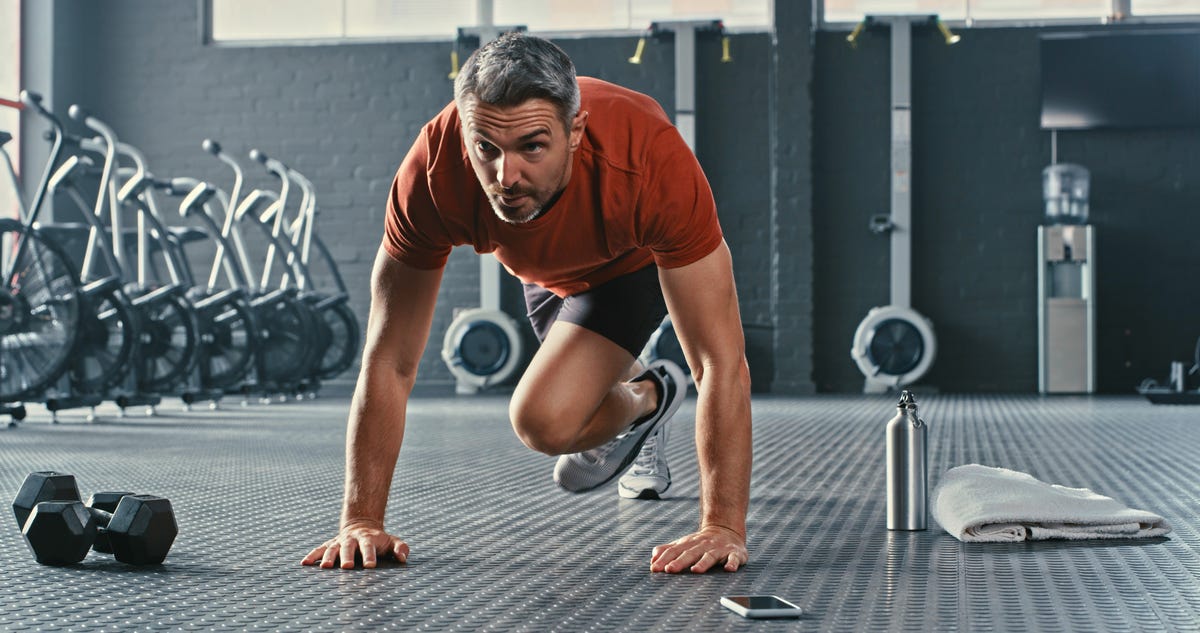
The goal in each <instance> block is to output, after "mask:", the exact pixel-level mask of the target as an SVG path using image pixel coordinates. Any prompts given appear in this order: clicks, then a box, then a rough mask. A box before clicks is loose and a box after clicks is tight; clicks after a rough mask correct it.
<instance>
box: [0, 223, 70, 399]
mask: <svg viewBox="0 0 1200 633" xmlns="http://www.w3.org/2000/svg"><path fill="white" fill-rule="evenodd" d="M19 244H21V247H20V253H18V252H17V251H18V245H19ZM18 255H19V256H18ZM0 264H2V266H3V283H2V284H0V402H16V401H20V400H26V399H30V398H33V397H36V396H37V395H39V394H41V393H42V392H43V391H44V390H45V388H46V387H47V386H49V385H50V384H51V383H53V382H54V381H55V380H57V379H58V378H59V377H60V376H61V375H62V374H63V372H64V371H66V367H67V363H68V362H69V361H70V359H71V352H72V350H73V349H74V347H75V343H76V341H77V340H78V338H79V315H80V305H79V301H80V299H79V286H78V284H77V283H76V278H75V272H74V268H73V267H72V266H71V265H70V260H69V259H68V258H67V256H66V254H65V253H64V252H63V251H62V249H61V248H59V247H58V245H57V244H55V243H53V242H51V241H49V240H48V239H47V238H46V237H45V236H43V235H42V234H41V233H39V232H38V231H37V230H36V229H31V228H28V227H25V226H24V225H22V224H21V223H19V222H16V221H14V220H0Z"/></svg>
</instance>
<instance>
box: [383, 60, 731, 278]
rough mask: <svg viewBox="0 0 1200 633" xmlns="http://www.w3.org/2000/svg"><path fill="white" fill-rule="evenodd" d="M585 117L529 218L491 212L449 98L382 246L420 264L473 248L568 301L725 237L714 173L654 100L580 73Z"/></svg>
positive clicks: (404, 183) (414, 162)
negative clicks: (565, 174)
mask: <svg viewBox="0 0 1200 633" xmlns="http://www.w3.org/2000/svg"><path fill="white" fill-rule="evenodd" d="M579 90H580V93H581V108H582V109H583V110H586V111H587V112H588V113H589V115H588V122H587V126H586V127H585V129H584V135H583V141H582V142H581V143H580V145H579V149H578V150H576V152H575V156H574V157H573V159H572V160H574V161H575V163H574V165H572V170H571V178H570V180H569V181H568V183H567V186H566V189H564V191H563V193H562V196H560V197H559V199H558V201H557V202H555V203H554V204H553V206H551V207H550V208H549V209H547V210H546V212H545V213H543V214H542V215H541V216H539V217H537V218H535V219H534V220H531V221H529V222H526V223H524V224H509V223H507V222H504V221H503V220H501V219H500V218H498V217H496V214H495V212H494V211H493V210H492V207H491V205H489V203H488V200H487V196H486V195H485V194H484V191H483V188H482V187H481V186H480V184H479V180H478V179H477V178H476V176H475V172H474V170H472V168H471V162H470V159H469V158H468V156H467V148H466V144H465V143H464V142H463V136H462V124H461V122H460V120H459V118H458V110H457V109H456V108H455V106H454V104H453V103H451V104H450V105H448V106H446V108H445V109H443V110H442V112H441V113H440V114H438V115H437V116H436V117H435V118H434V119H433V120H432V121H430V122H429V123H427V124H426V125H425V127H424V128H422V130H421V134H420V136H418V137H417V140H416V142H415V143H413V146H412V149H411V150H409V152H408V156H406V157H405V159H404V162H403V164H401V165H400V169H399V171H398V172H397V173H396V178H395V180H394V181H393V182H392V188H391V192H390V194H389V197H388V212H387V217H386V219H385V222H384V239H383V245H384V248H385V249H386V250H387V253H388V254H389V255H391V256H392V257H393V258H395V259H396V260H398V261H401V262H403V263H405V264H408V265H410V266H413V267H416V268H423V269H432V268H439V267H441V266H444V265H445V263H446V258H447V257H448V256H449V254H450V249H451V248H452V247H454V246H456V245H459V244H471V245H472V246H474V248H475V251H476V252H479V253H489V252H490V253H494V254H495V256H496V259H497V260H499V261H500V263H502V264H503V265H504V267H505V268H506V269H508V271H509V272H510V273H512V274H513V275H515V276H516V277H517V278H519V279H520V280H521V281H523V282H525V283H533V284H537V285H539V286H542V287H543V288H545V289H547V290H549V291H551V292H553V293H554V294H556V295H559V296H562V297H565V296H569V295H573V294H578V293H580V292H583V291H586V290H588V289H589V288H592V287H594V286H598V285H600V284H602V283H604V282H606V281H609V280H612V279H615V278H616V277H619V276H621V275H625V274H627V273H631V272H634V271H636V270H640V269H641V268H644V267H645V266H647V265H649V264H651V263H655V264H657V265H658V266H660V267H662V268H675V267H679V266H684V265H687V264H690V263H692V262H695V261H697V260H699V259H700V258H702V257H704V256H705V255H708V254H709V253H711V252H712V251H713V250H714V249H716V248H717V246H718V245H720V243H721V240H722V234H721V226H720V224H719V223H718V222H717V209H716V204H715V203H714V202H713V196H712V190H711V189H710V188H709V185H708V180H707V179H706V178H705V177H704V172H703V171H701V169H700V164H699V163H698V162H697V161H696V157H695V156H694V155H693V154H692V151H691V150H690V149H689V148H688V146H687V144H686V143H684V141H683V137H681V136H680V135H679V132H678V131H677V130H676V129H675V127H674V126H673V125H671V121H670V119H668V118H667V115H666V113H665V112H664V111H663V109H662V107H661V106H659V105H658V103H657V102H655V101H654V100H653V99H651V98H650V97H648V96H646V95H643V94H640V93H637V92H634V91H632V90H628V89H626V88H622V87H620V86H616V85H613V84H610V83H607V82H604V81H600V80H598V79H590V78H587V77H580V78H579Z"/></svg>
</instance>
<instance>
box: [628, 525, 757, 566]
mask: <svg viewBox="0 0 1200 633" xmlns="http://www.w3.org/2000/svg"><path fill="white" fill-rule="evenodd" d="M749 558H750V554H749V553H748V552H747V551H746V537H745V536H743V535H741V534H738V533H737V532H734V531H733V530H731V529H729V528H724V527H719V526H718V527H706V528H702V529H701V530H700V531H699V532H695V533H692V534H688V535H687V536H685V537H683V538H679V539H675V540H674V541H671V542H670V543H668V544H666V545H659V546H658V547H656V548H654V554H653V556H651V557H650V571H651V572H660V571H661V572H666V573H668V574H678V573H681V572H683V571H684V570H689V571H691V572H692V573H694V574H703V573H704V572H706V571H708V570H709V569H712V568H713V567H715V566H717V565H722V566H724V568H725V571H737V570H738V568H739V567H741V566H742V565H745V564H746V561H747V560H749Z"/></svg>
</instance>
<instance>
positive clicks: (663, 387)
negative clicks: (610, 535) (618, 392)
mask: <svg viewBox="0 0 1200 633" xmlns="http://www.w3.org/2000/svg"><path fill="white" fill-rule="evenodd" d="M646 379H650V380H653V381H654V382H656V383H658V389H659V394H660V396H659V401H658V408H657V409H655V410H654V413H651V414H650V415H649V416H648V417H646V418H643V419H641V420H639V421H637V422H634V424H633V426H632V427H631V428H630V429H629V430H628V431H626V432H624V433H622V434H620V435H618V436H617V437H615V438H613V439H612V440H610V441H609V442H607V443H606V444H604V445H602V446H599V447H596V448H593V449H591V450H587V451H583V452H582V453H571V454H570V455H560V456H559V458H558V462H557V463H556V464H555V465H554V481H555V482H556V483H557V484H558V485H559V486H561V487H562V488H564V489H566V490H569V491H571V492H584V491H585V490H592V489H593V488H598V487H600V486H603V485H604V484H606V483H608V482H610V481H612V480H613V479H614V478H615V477H616V476H617V475H619V474H621V472H623V471H624V470H625V469H626V468H629V464H631V463H633V460H634V459H635V458H636V457H637V456H638V451H640V450H641V448H642V445H643V444H644V443H645V442H646V440H647V438H649V437H650V436H651V435H653V434H654V432H655V431H656V430H657V429H659V428H662V425H663V424H664V423H665V422H666V421H667V420H669V419H670V418H671V416H672V415H674V414H675V411H676V410H678V409H679V405H680V404H682V403H683V399H684V397H686V396H687V377H686V376H685V375H684V373H683V370H682V369H680V368H679V366H678V365H676V364H675V363H673V362H671V361H669V360H665V359H664V360H657V361H654V362H653V363H650V365H649V367H647V368H646V371H645V372H643V373H642V374H641V375H640V376H638V377H637V378H634V379H633V380H631V381H630V382H637V381H639V380H646ZM664 490H665V488H664Z"/></svg>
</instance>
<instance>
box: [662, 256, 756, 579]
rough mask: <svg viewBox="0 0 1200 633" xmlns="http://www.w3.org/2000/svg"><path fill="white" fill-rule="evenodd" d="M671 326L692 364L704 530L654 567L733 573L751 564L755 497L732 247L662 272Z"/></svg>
mask: <svg viewBox="0 0 1200 633" xmlns="http://www.w3.org/2000/svg"><path fill="white" fill-rule="evenodd" d="M659 277H660V280H661V282H662V288H663V295H664V296H665V298H666V301H667V308H668V310H670V313H671V324H672V325H673V326H674V328H675V332H676V335H677V336H678V337H679V342H680V344H681V345H682V347H683V353H684V356H686V357H687V361H688V365H689V366H690V367H691V369H692V377H693V378H694V379H695V381H696V390H697V392H698V394H699V399H698V401H697V404H696V453H697V458H698V459H699V462H700V531H698V532H696V533H694V534H689V535H688V536H685V537H683V538H680V539H678V540H676V541H674V542H672V543H670V544H667V545H661V546H659V547H656V548H654V556H653V558H652V559H651V563H650V569H651V571H666V572H681V571H683V570H685V569H688V568H690V569H691V571H693V572H697V573H703V572H705V571H708V570H709V569H710V568H711V567H713V566H714V565H723V566H724V568H725V569H726V570H728V571H734V570H736V569H737V568H738V567H740V566H741V565H743V564H745V563H746V560H747V558H748V554H747V551H746V510H747V507H748V505H749V502H750V464H751V460H752V456H751V430H750V369H749V367H748V366H747V365H746V344H745V336H744V334H743V333H742V320H741V315H740V313H739V311H738V303H737V292H736V290H735V288H734V281H733V264H732V260H731V258H730V254H729V247H728V246H727V245H726V244H725V243H724V242H721V245H720V246H718V247H717V249H716V250H715V251H713V252H712V253H710V254H708V255H706V256H705V257H704V258H702V259H700V260H699V261H697V262H695V263H692V264H688V265H687V266H682V267H679V268H671V269H661V270H660V272H659Z"/></svg>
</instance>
